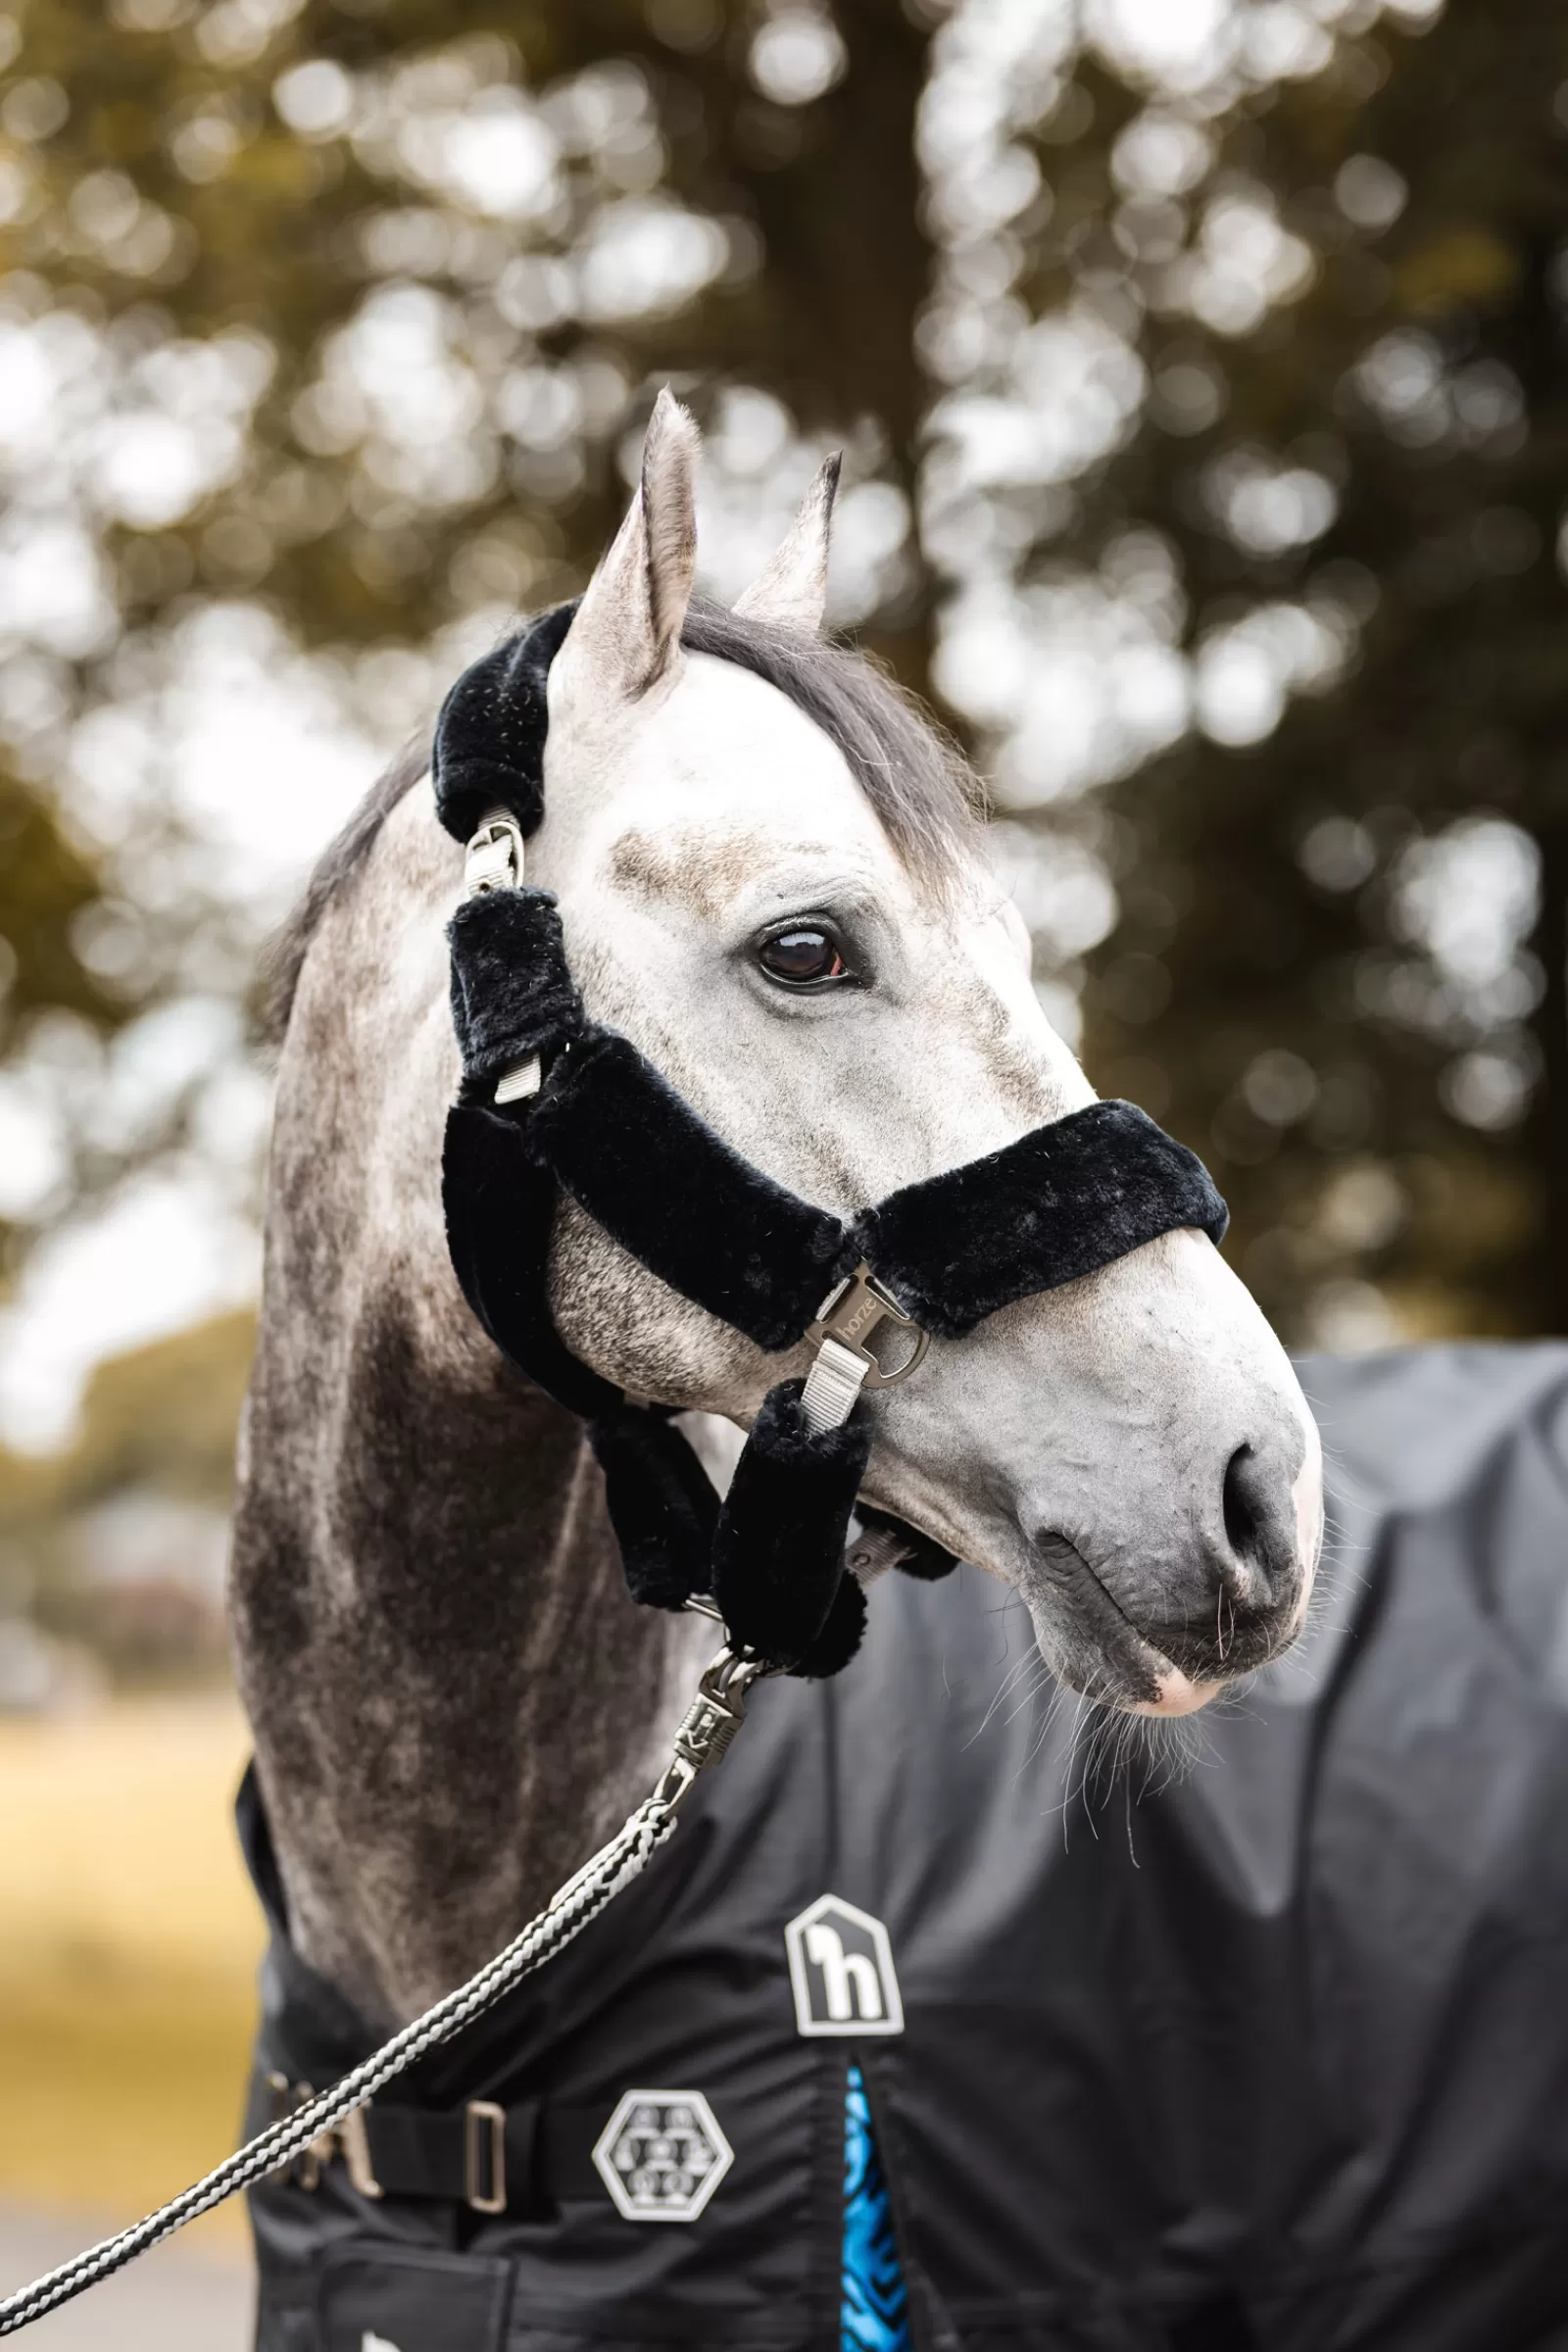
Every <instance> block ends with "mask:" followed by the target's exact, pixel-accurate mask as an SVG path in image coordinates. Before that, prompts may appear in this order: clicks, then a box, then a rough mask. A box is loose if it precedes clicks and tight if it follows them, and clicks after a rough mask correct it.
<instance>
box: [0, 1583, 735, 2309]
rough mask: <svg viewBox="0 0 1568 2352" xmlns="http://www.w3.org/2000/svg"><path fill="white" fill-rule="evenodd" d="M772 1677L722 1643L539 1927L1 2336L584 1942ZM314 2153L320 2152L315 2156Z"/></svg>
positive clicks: (68, 2275)
mask: <svg viewBox="0 0 1568 2352" xmlns="http://www.w3.org/2000/svg"><path fill="white" fill-rule="evenodd" d="M687 1605H688V1606H689V1607H692V1606H695V1607H696V1609H697V1613H698V1614H699V1615H701V1616H705V1617H706V1616H715V1615H716V1612H715V1611H714V1610H712V1609H711V1607H709V1606H707V1605H706V1604H703V1603H688V1604H687ZM779 1671H780V1669H779V1668H778V1667H777V1666H775V1665H773V1664H772V1663H771V1662H770V1661H768V1660H767V1659H765V1658H759V1657H757V1656H756V1655H754V1654H753V1653H752V1652H751V1651H749V1650H744V1649H735V1648H732V1647H731V1646H730V1644H729V1642H728V1640H727V1639H726V1642H725V1645H724V1647H723V1648H722V1649H721V1650H720V1651H719V1653H718V1655H717V1657H715V1658H714V1660H713V1662H712V1664H711V1666H710V1667H709V1668H708V1670H707V1672H706V1673H705V1674H704V1676H703V1678H702V1681H701V1682H700V1683H699V1684H698V1687H697V1696H696V1697H695V1698H694V1699H693V1701H692V1703H691V1706H690V1707H689V1708H688V1709H687V1712H686V1718H685V1721H684V1722H683V1723H682V1725H681V1727H680V1729H679V1731H678V1732H677V1733H676V1734H675V1740H674V1752H673V1754H672V1756H671V1759H670V1762H669V1764H668V1765H667V1766H666V1767H665V1770H664V1772H663V1774H662V1777H661V1779H660V1782H659V1785H658V1787H657V1788H656V1789H654V1790H653V1791H652V1793H651V1794H650V1795H648V1796H646V1797H645V1798H644V1799H643V1801H642V1803H641V1804H640V1805H639V1806H638V1807H637V1810H636V1811H635V1812H634V1813H633V1814H632V1815H631V1817H630V1818H629V1820H628V1821H627V1822H626V1824H625V1826H624V1828H622V1829H621V1830H620V1831H619V1832H618V1833H617V1834H616V1836H615V1837H613V1838H611V1840H610V1842H609V1844H608V1845H604V1846H601V1848H600V1850H599V1852H598V1853H597V1854H595V1855H594V1857H593V1859H592V1861H591V1862H586V1863H585V1864H584V1865H583V1867H582V1869H581V1870H579V1871H578V1872H577V1874H576V1876H575V1878H571V1879H568V1880H567V1881H566V1884H565V1885H564V1887H561V1888H559V1889H558V1891H557V1892H556V1893H555V1894H554V1895H552V1897H551V1899H550V1901H549V1903H548V1904H547V1906H546V1908H545V1909H544V1910H543V1911H541V1912H540V1914H539V1916H538V1918H537V1919H534V1920H530V1921H529V1923H528V1925H527V1927H525V1928H524V1929H523V1930H522V1933H521V1934H520V1935H519V1936H515V1937H514V1938H513V1940H512V1942H511V1943H509V1944H508V1945H507V1947H506V1949H505V1950H504V1951H501V1952H498V1953H497V1954H496V1956H495V1958H494V1959H493V1960H491V1961H488V1962H487V1963H486V1964H485V1966H484V1967H483V1968H481V1969H480V1970H479V1972H478V1974H477V1975H476V1976H472V1977H470V1978H469V1979H468V1981H467V1983H466V1985H459V1986H458V1987H457V1989H456V1990H455V1991H453V1992H449V1993H447V1994H446V1995H445V1996H444V1998H443V1999H441V2000H439V2001H437V2002H436V2003H435V2005H434V2007H433V2008H430V2009H427V2010H426V2011H425V2013H424V2015H423V2016H422V2017H417V2018H416V2019H415V2020H414V2022H413V2023H412V2024H411V2025H407V2026H405V2027H403V2029H402V2031H401V2032H400V2033H397V2034H393V2036H392V2038H391V2040H390V2041H387V2042H384V2043H383V2044H382V2046H381V2048H380V2049H378V2050H376V2051H374V2052H373V2053H372V2055H371V2056H370V2057H368V2058H367V2059H365V2060H364V2061H363V2062H362V2064H360V2065H359V2066H357V2067H355V2069H354V2070H353V2072H352V2073H351V2074H347V2075H345V2076H344V2077H343V2079H342V2081H341V2082H336V2083H334V2084H333V2086H332V2088H331V2089H330V2090H324V2091H322V2092H321V2094H320V2096H319V2098H315V2099H312V2100H311V2102H310V2103H309V2105H308V2106H304V2107H300V2108H297V2109H296V2110H295V2112H294V2113H293V2114H292V2115H290V2116H286V2117H284V2118H282V2119H281V2120H280V2121H279V2122H277V2123H275V2124H270V2125H269V2126H268V2128H267V2130H266V2131H259V2132H258V2133H257V2135H256V2137H255V2138H254V2139H252V2140H248V2141H247V2142H246V2144H245V2146H244V2147H242V2148H240V2149H237V2150H236V2152H235V2153H234V2154H233V2155H232V2156H227V2157H225V2158H224V2160H223V2162H222V2163H221V2164H220V2165H218V2166H217V2167H216V2168H215V2169H214V2170H213V2171H212V2172H210V2173H208V2174H206V2175H205V2176H204V2178H203V2179H202V2180H197V2181H193V2182H192V2184H191V2186H190V2187H189V2188H187V2189H183V2190H182V2191H181V2192H180V2194H179V2195H178V2196H177V2197H172V2198H171V2199H170V2201H169V2203H168V2204H167V2205H161V2206H160V2207H159V2208H158V2211H157V2212H156V2213H150V2214H148V2215H147V2216H146V2218H145V2219H144V2220H142V2221H139V2222H135V2223H133V2224H132V2225H131V2227H130V2228H129V2229H122V2230H121V2231H120V2233H119V2235H118V2236H116V2237H106V2238H105V2239H104V2240H103V2241H102V2243H101V2244H99V2245H96V2246H89V2247H87V2248H86V2250H85V2251H84V2252H83V2253H80V2254H74V2255H73V2256H72V2258H71V2260H70V2261H69V2262H63V2263H62V2264H61V2265H60V2267H59V2269H58V2270H54V2271H49V2272H47V2273H46V2274H45V2276H44V2277H43V2278H35V2279H34V2280H33V2282H32V2284H31V2285H30V2286H25V2287H21V2288H19V2289H18V2291H17V2292H16V2293H15V2294H13V2295H8V2296H7V2297H6V2299H5V2301H4V2302H3V2303H0V2335H14V2334H15V2333H16V2332H17V2330H18V2329H19V2328H22V2327H28V2326H30V2324H31V2323H32V2321H34V2320H41V2319H42V2318H43V2317H44V2314H45V2313H46V2312H50V2311H57V2310H58V2309H59V2308H60V2306H61V2304H63V2303H69V2302H71V2301H72V2299H73V2297H74V2296H76V2295H79V2294H81V2293H83V2292H84V2290H85V2289H86V2288H87V2287H89V2286H96V2285H97V2284H98V2283H99V2281H100V2280H101V2279H104V2278H112V2277H113V2275H114V2273H115V2272H116V2271H120V2270H123V2269H124V2267H125V2265H126V2263H128V2262H133V2261H134V2260H135V2258H136V2256H137V2255H138V2254H145V2253H146V2252H147V2250H148V2248H149V2247H151V2246H156V2245H157V2244H159V2242H160V2241H161V2240H162V2239H164V2238H166V2237H171V2236H172V2234H173V2232H174V2231H175V2230H176V2229H183V2228H184V2226H185V2224H186V2223H187V2222H193V2221H195V2219H196V2217H197V2215H198V2214H203V2213H210V2212H211V2211H212V2209H213V2207H214V2206H215V2205H221V2204H222V2202H223V2200H224V2199H225V2198H226V2197H231V2196H233V2195H234V2193H235V2191H236V2190H237V2189H241V2188H248V2187H249V2186H250V2185H251V2184H252V2182H254V2181H257V2180H264V2179H265V2178H266V2177H267V2175H269V2174H270V2173H278V2172H281V2171H282V2169H283V2168H284V2166H286V2165H288V2164H290V2163H292V2161H293V2159H294V2158H295V2157H296V2156H303V2155H304V2154H305V2153H306V2151H307V2149H309V2148H310V2147H311V2146H312V2143H313V2142H316V2141H322V2140H324V2141H325V2142H326V2146H325V2151H324V2152H325V2153H327V2154H330V2153H331V2152H332V2149H333V2146H334V2144H335V2143H334V2141H333V2139H332V2138H331V2136H330V2135H331V2134H334V2133H335V2131H336V2130H337V2127H338V2126H339V2125H340V2124H342V2123H343V2122H344V2121H345V2120H346V2119H347V2118H348V2117H349V2116H350V2115H352V2114H353V2113H354V2112H355V2111H356V2110H357V2109H358V2108H361V2107H364V2106H365V2105H366V2104H367V2103H368V2101H369V2099H370V2098H371V2097H372V2096H373V2095H374V2093H375V2092H376V2091H378V2090H380V2089H381V2088H382V2087H383V2086H384V2085H385V2084H386V2083H388V2082H391V2081H392V2080H393V2078H394V2077H395V2076H397V2075H401V2074H402V2073H403V2072H404V2070H405V2069H406V2068H408V2067H410V2066H412V2065H413V2064H414V2063H415V2061H416V2060H417V2059H418V2058H422V2057H423V2056H424V2055H425V2053H426V2051H428V2050H431V2049H433V2048H434V2047H435V2046H436V2044H437V2043H439V2042H443V2041H448V2040H450V2039H451V2037H452V2035H453V2034H456V2033H458V2032H460V2031H461V2029H462V2028H463V2027H464V2026H466V2025H468V2024H469V2023H470V2022H471V2021H472V2020H473V2019H474V2018H476V2017H478V2016H480V2015H481V2014H482V2013H483V2012H484V2011H485V2010H486V2009H488V2008H490V2007H492V2006H493V2004H494V2003H495V2002H496V2001H498V2000H499V1999H500V1998H501V1996H502V1994H503V1993H505V1992H509V1991H510V1990H511V1988H512V1987H513V1985H517V1984H520V1983H521V1981H522V1979H523V1978H524V1977H530V1976H532V1975H533V1973H534V1971H535V1970H536V1969H539V1968H542V1967H543V1966H544V1964H545V1962H546V1961H547V1960H550V1959H553V1958H554V1956H555V1954H556V1953H557V1952H559V1951H562V1950H564V1947H565V1946H566V1945H567V1944H568V1943H570V1942H571V1940H572V1938H573V1937H574V1936H580V1935H581V1933H582V1931H583V1929H584V1928H585V1927H587V1925H588V1923H589V1921H590V1920H592V1919H596V1918H597V1917H598V1915H599V1913H600V1912H601V1911H603V1910H604V1908H605V1906H606V1905H607V1904H608V1903H609V1902H611V1901H612V1900H613V1897H614V1896H615V1895H617V1894H618V1893H619V1892H620V1890H621V1888H622V1887H628V1886H630V1884H631V1882H632V1880H633V1879H635V1878H636V1877H637V1876H638V1875H639V1873H640V1872H641V1871H642V1869H643V1868H644V1866H645V1864H646V1863H647V1862H648V1861H649V1859H650V1858H651V1857H652V1856H653V1855H654V1854H656V1853H657V1852H658V1851H659V1848H660V1847H661V1846H662V1844H663V1843H664V1840H665V1839H666V1838H668V1837H669V1836H670V1835H671V1833H672V1832H673V1830H674V1828H675V1826H676V1817H677V1815H678V1813H679V1810H680V1807H681V1805H682V1804H683V1803H684V1802H685V1800H686V1798H687V1796H688V1795H689V1794H690V1792H691V1789H692V1788H693V1786H694V1784H695V1783H696V1781H697V1779H698V1776H699V1775H700V1774H701V1773H704V1772H706V1771H707V1770H708V1769H709V1767H710V1766H711V1765H713V1764H716V1763H717V1762H718V1761H719V1759H720V1758H721V1757H722V1756H723V1754H724V1753H725V1751H726V1749H727V1748H728V1747H729V1744H730V1742H731V1740H733V1739H734V1737H735V1735H736V1733H737V1732H738V1731H739V1729H740V1727H741V1723H742V1721H743V1719H744V1717H745V1713H746V1698H747V1694H748V1692H749V1691H751V1689H752V1687H753V1685H754V1684H756V1683H758V1682H760V1681H761V1679H762V1678H763V1676H764V1675H770V1674H777V1673H778V1672H779ZM321 2152H322V2151H321V2150H320V2149H318V2153H321Z"/></svg>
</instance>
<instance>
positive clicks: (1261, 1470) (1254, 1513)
mask: <svg viewBox="0 0 1568 2352" xmlns="http://www.w3.org/2000/svg"><path fill="white" fill-rule="evenodd" d="M1276 1485H1277V1482H1276V1480H1275V1479H1274V1478H1273V1477H1271V1475H1270V1473H1269V1471H1268V1469H1267V1467H1266V1465H1265V1464H1264V1463H1263V1462H1262V1461H1260V1460H1259V1458H1258V1455H1257V1453H1256V1451H1255V1450H1254V1448H1253V1447H1252V1446H1250V1445H1245V1446H1237V1448H1236V1451H1235V1452H1234V1453H1233V1454H1232V1455H1231V1458H1230V1460H1229V1461H1228V1462H1227V1463H1226V1465H1225V1485H1224V1491H1223V1495H1222V1503H1223V1508H1224V1513H1225V1540H1226V1543H1227V1544H1228V1545H1229V1548H1230V1561H1231V1575H1230V1576H1226V1577H1225V1578H1224V1579H1223V1581H1224V1582H1225V1583H1226V1584H1230V1583H1231V1581H1232V1577H1234V1578H1235V1581H1236V1583H1237V1584H1238V1585H1239V1586H1240V1588H1241V1591H1240V1592H1239V1593H1238V1594H1237V1597H1238V1598H1242V1597H1243V1596H1245V1597H1246V1598H1247V1599H1249V1600H1250V1601H1253V1602H1254V1603H1260V1604H1262V1605H1264V1606H1266V1605H1267V1604H1268V1602H1269V1601H1270V1600H1272V1598H1273V1597H1274V1586H1275V1583H1276V1581H1277V1580H1280V1579H1284V1578H1288V1577H1289V1576H1290V1574H1291V1571H1292V1567H1293V1563H1294V1557H1295V1553H1294V1544H1293V1542H1292V1540H1291V1534H1290V1527H1289V1526H1288V1524H1287V1522H1288V1520H1289V1518H1290V1509H1289V1505H1290V1497H1289V1495H1288V1494H1281V1493H1277V1492H1276Z"/></svg>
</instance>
